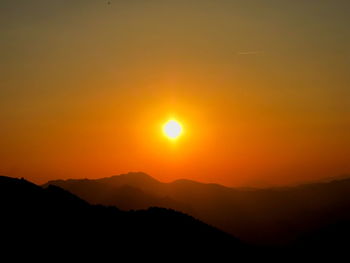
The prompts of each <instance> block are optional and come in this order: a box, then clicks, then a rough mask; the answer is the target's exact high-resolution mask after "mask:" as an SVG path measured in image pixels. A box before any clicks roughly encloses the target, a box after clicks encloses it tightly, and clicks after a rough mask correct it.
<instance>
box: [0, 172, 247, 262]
mask: <svg viewBox="0 0 350 263" xmlns="http://www.w3.org/2000/svg"><path fill="white" fill-rule="evenodd" d="M133 177H134V176H130V178H129V176H126V177H125V178H128V179H127V180H129V179H130V180H131V181H132V180H135V183H136V181H139V179H140V180H151V179H150V178H148V177H146V176H143V175H140V176H138V175H137V176H136V175H135V177H134V178H133ZM121 178H123V177H121ZM103 181H104V180H102V182H103ZM107 181H108V180H107ZM107 181H106V180H105V182H106V183H107ZM82 182H85V183H86V182H87V181H82ZM85 185H86V184H85ZM97 185H98V184H97ZM82 187H83V188H84V184H83V186H82ZM93 188H94V187H91V188H90V189H89V190H86V191H93ZM130 189H132V188H130ZM98 191H102V188H99V189H98ZM122 191H124V192H128V191H129V190H128V189H127V188H125V187H124V188H123V189H122ZM130 191H131V193H133V191H134V189H132V190H130ZM91 193H92V192H91ZM136 193H138V192H137V191H136ZM96 194H98V193H97V192H96ZM140 196H142V195H140ZM114 197H120V196H118V195H117V196H114ZM0 211H1V218H0V223H1V248H0V251H1V253H2V257H5V255H4V253H5V252H7V253H8V252H9V251H12V250H14V251H15V252H14V253H13V252H11V253H10V259H11V260H12V261H15V260H14V259H15V258H16V257H17V256H19V255H23V256H24V257H25V258H26V259H28V256H29V255H34V256H35V258H36V259H45V257H44V256H43V255H44V254H43V253H45V255H46V254H47V253H48V255H50V256H49V258H46V259H45V262H47V261H48V262H51V259H57V256H59V255H60V256H61V257H62V256H64V258H63V260H68V259H72V255H75V256H77V257H78V258H79V260H80V261H79V262H81V260H82V259H90V260H91V259H92V258H91V257H92V256H97V258H98V261H97V262H101V258H102V257H107V258H109V260H108V261H111V260H113V259H116V260H117V261H119V260H120V259H122V257H121V256H122V255H123V256H127V257H128V259H129V260H131V259H132V258H133V257H135V256H140V257H142V258H143V259H152V260H154V259H156V258H158V259H162V262H167V261H169V260H170V259H174V258H189V257H194V258H196V259H203V258H208V257H209V258H210V257H214V258H216V259H218V258H220V257H221V256H222V257H225V258H226V257H228V258H230V257H232V256H234V257H235V258H236V257H238V256H239V255H243V254H245V252H246V251H247V249H248V248H249V247H248V246H247V245H245V244H243V243H242V242H240V241H239V240H238V239H236V238H234V237H232V236H231V235H229V234H226V233H224V232H222V231H219V230H217V229H215V228H214V227H211V226H209V225H207V224H204V223H202V222H200V221H198V220H196V219H194V218H193V217H191V216H188V215H185V214H183V213H180V212H176V211H174V210H169V209H164V208H150V209H147V210H139V211H129V212H126V211H121V210H119V209H117V208H116V207H107V206H101V205H91V204H88V203H87V202H86V201H84V200H82V199H80V198H79V197H77V196H75V195H73V194H71V193H69V192H67V191H66V190H63V189H61V188H59V187H57V186H53V185H49V186H47V187H45V188H43V187H40V186H37V185H35V184H32V183H30V182H28V181H26V180H24V179H14V178H9V177H4V176H0ZM164 253H166V257H164V258H162V257H163V256H162V255H164ZM46 260H47V261H46Z"/></svg>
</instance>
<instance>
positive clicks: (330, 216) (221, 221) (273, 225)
mask: <svg viewBox="0 0 350 263" xmlns="http://www.w3.org/2000/svg"><path fill="white" fill-rule="evenodd" d="M48 185H56V186H59V187H62V188H64V189H66V190H68V191H70V192H72V193H74V194H76V195H77V196H79V197H81V198H82V199H84V200H87V201H88V202H89V203H92V204H104V205H116V206H117V207H122V208H123V209H125V210H130V209H138V208H147V207H152V206H160V207H165V208H171V209H176V210H179V211H182V212H184V213H187V214H190V215H192V216H194V217H196V218H199V219H200V220H202V221H204V222H206V223H208V224H210V225H213V226H215V227H217V228H219V229H221V230H223V231H225V232H227V233H230V234H232V235H235V236H236V237H238V238H240V239H241V240H244V241H245V242H248V243H252V244H256V245H264V246H270V245H272V246H275V245H278V246H280V245H286V244H293V243H294V242H296V240H301V239H303V238H306V235H307V234H308V233H316V232H317V231H321V230H322V229H325V228H327V227H329V226H331V225H334V224H335V225H336V224H337V222H344V221H346V222H347V220H350V179H348V178H345V179H342V180H336V181H331V182H326V183H313V184H307V185H301V186H295V187H279V188H269V189H234V188H229V187H224V186H221V185H217V184H204V183H198V182H194V181H190V180H177V181H175V182H172V183H162V182H159V181H157V180H155V179H153V178H152V177H150V176H148V175H146V174H144V173H129V174H124V175H120V176H113V177H109V178H102V179H96V180H87V179H84V180H66V181H64V180H58V181H50V182H48V183H47V184H46V186H48Z"/></svg>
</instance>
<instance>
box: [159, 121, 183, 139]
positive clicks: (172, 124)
mask: <svg viewBox="0 0 350 263" xmlns="http://www.w3.org/2000/svg"><path fill="white" fill-rule="evenodd" d="M163 132H164V134H165V136H166V137H168V138H169V139H176V138H178V137H179V136H180V135H181V133H182V126H181V124H180V123H179V122H178V121H176V120H169V121H168V122H166V123H165V124H164V126H163Z"/></svg>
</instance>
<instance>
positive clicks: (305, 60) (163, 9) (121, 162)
mask: <svg viewBox="0 0 350 263" xmlns="http://www.w3.org/2000/svg"><path fill="white" fill-rule="evenodd" d="M349 14H350V1H348V0H318V1H313V0H303V1H302V0H251V1H249V0H236V1H234V0H215V1H214V0H211V1H209V0H197V1H195V0H186V1H185V0H184V1H182V0H173V1H167V0H163V1H161V0H148V1H146V0H119V1H118V0H111V1H110V4H108V1H104V0H76V1H72V0H70V1H68V0H66V1H65V0H61V1H59V0H31V1H28V0H16V1H14V0H1V1H0V30H1V35H0V173H1V174H6V175H11V176H23V177H26V178H28V179H30V180H33V181H35V182H38V183H42V182H45V181H46V180H49V179H54V178H71V177H75V178H80V177H91V178H96V177H103V176H110V175H113V174H118V173H123V172H128V171H144V172H147V173H149V174H150V175H152V176H154V177H156V178H157V179H159V180H162V181H171V180H175V179H178V178H188V179H193V180H199V181H203V182H216V183H222V184H226V185H230V186H240V185H254V186H262V185H281V184H288V183H297V182H302V181H309V180H315V179H319V178H323V177H329V176H337V175H342V174H346V173H348V174H350V30H349V28H350V16H349ZM170 117H175V118H177V119H178V120H179V121H181V122H182V124H183V126H184V129H185V133H184V135H183V136H182V137H181V138H180V139H179V140H178V141H177V142H176V143H173V142H170V141H168V140H167V139H166V138H165V137H164V136H162V133H161V129H160V127H161V125H162V124H163V123H164V122H165V121H166V120H167V119H168V118H170Z"/></svg>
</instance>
